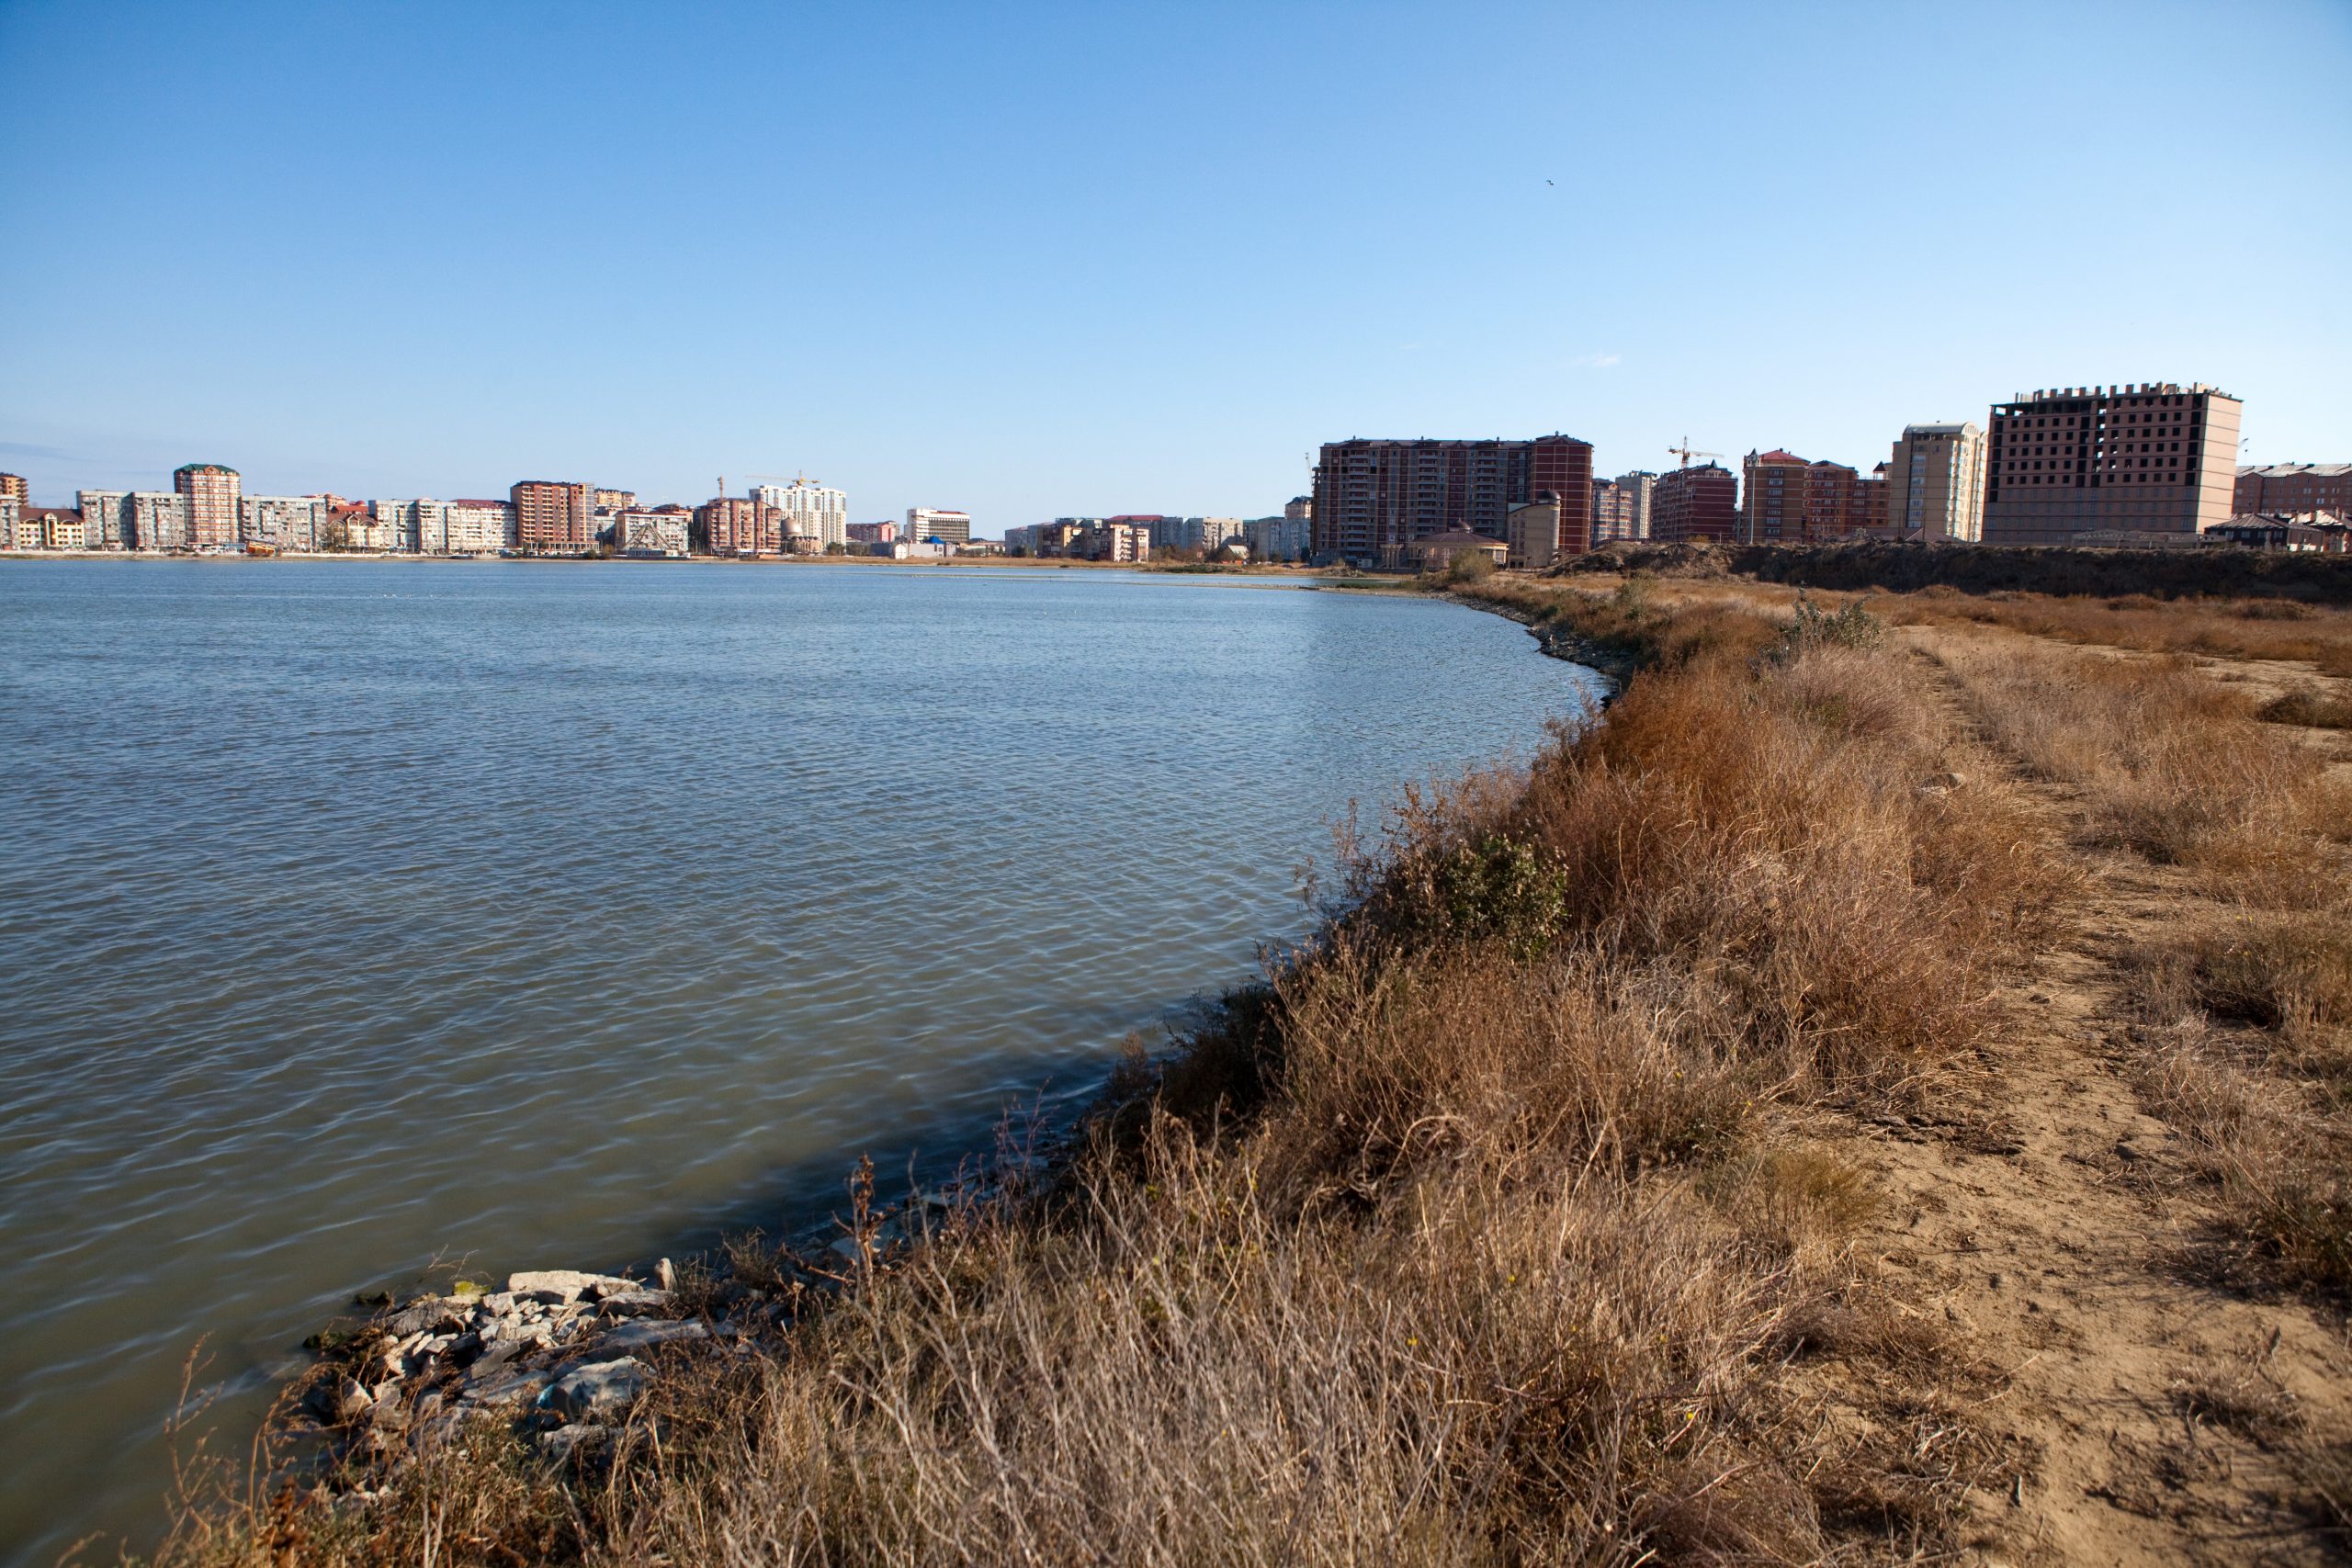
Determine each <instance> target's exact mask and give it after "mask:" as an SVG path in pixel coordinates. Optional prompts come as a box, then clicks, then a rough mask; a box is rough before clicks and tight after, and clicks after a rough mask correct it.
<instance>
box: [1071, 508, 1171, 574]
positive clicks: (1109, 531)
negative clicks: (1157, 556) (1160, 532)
mask: <svg viewBox="0 0 2352 1568" xmlns="http://www.w3.org/2000/svg"><path fill="white" fill-rule="evenodd" d="M1151 548H1152V546H1151V525H1149V524H1148V523H1140V522H1135V521H1132V520H1130V519H1127V518H1124V517H1105V518H1103V519H1101V520H1100V521H1097V522H1094V523H1091V524H1089V525H1086V526H1085V527H1083V528H1080V530H1079V531H1078V533H1077V536H1076V537H1075V538H1073V539H1072V540H1071V541H1070V542H1069V545H1068V546H1067V547H1066V552H1067V553H1068V554H1070V555H1074V556H1077V557H1080V558H1082V559H1086V560H1101V561H1117V562H1120V563H1122V564H1125V565H1133V564H1136V563H1138V562H1142V561H1148V560H1149V559H1150V558H1151Z"/></svg>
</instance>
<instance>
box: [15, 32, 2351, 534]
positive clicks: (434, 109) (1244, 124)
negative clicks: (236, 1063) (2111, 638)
mask: <svg viewBox="0 0 2352 1568" xmlns="http://www.w3.org/2000/svg"><path fill="white" fill-rule="evenodd" d="M0 68H4V69H5V72H6V79H7V80H8V81H9V82H10V84H11V96H10V98H9V102H8V107H7V110H6V113H5V114H0V211H5V212H6V217H7V220H8V228H9V243H8V244H7V245H6V247H5V248H0V468H10V469H14V470H17V471H19V472H23V473H25V474H27V475H28V476H29V478H30V479H31V480H32V489H33V495H34V499H35V500H36V501H39V502H52V503H54V502H70V499H71V491H73V490H74V488H75V487H77V486H80V485H106V486H116V487H130V486H138V487H141V488H167V487H168V485H169V483H170V479H169V472H170V470H171V468H174V467H175V466H176V465H177V464H179V463H182V462H186V461H191V460H212V461H219V462H225V463H228V464H230V465H232V467H235V468H240V469H241V470H243V474H244V476H245V484H246V488H247V489H248V490H249V491H265V492H271V493H278V492H289V491H296V492H299V491H317V490H334V491H340V492H342V493H344V494H346V495H354V496H358V497H363V498H374V497H382V496H394V495H415V494H420V493H422V494H427V495H435V496H442V497H450V496H466V495H483V494H503V492H504V490H505V487H506V486H507V485H508V484H509V483H510V482H512V481H513V480H515V479H524V478H561V479H575V478H576V479H590V480H593V481H594V482H595V483H598V484H607V485H618V486H624V487H628V488H633V489H636V490H638V491H640V492H642V493H644V494H645V495H646V496H647V497H648V498H650V499H653V500H663V501H667V500H676V501H684V502H695V501H699V500H702V499H704V498H706V497H707V496H708V495H709V494H711V493H712V491H713V489H714V486H715V485H716V483H717V480H718V476H720V475H725V476H726V477H727V480H728V484H729V488H730V490H732V491H737V492H738V493H740V491H741V486H742V484H743V483H744V479H745V476H747V475H748V474H750V473H752V472H753V471H758V472H763V473H781V474H789V473H792V472H794V471H796V470H804V469H805V470H806V471H807V472H808V473H809V474H810V475H811V476H813V477H815V478H818V479H822V480H824V481H825V482H827V483H830V484H836V485H840V486H842V488H844V489H846V490H847V491H849V494H850V509H851V514H852V516H853V517H854V518H857V519H872V518H879V517H884V516H889V515H893V514H895V513H899V512H900V511H902V510H903V509H904V508H905V507H907V506H909V505H913V504H922V505H933V506H960V507H963V508H965V509H967V510H968V511H970V512H971V513H973V514H974V519H975V523H976V525H977V528H978V531H979V532H981V533H985V534H994V533H996V532H998V531H999V530H1000V529H1001V528H1002V527H1003V526H1005V525H1009V524H1021V523H1027V522H1035V521H1037V520H1039V519H1041V518H1046V517H1051V516H1054V515H1056V514H1062V513H1106V512H1161V511H1165V512H1181V513H1211V514H1237V515H1244V516H1249V515H1261V514H1263V513H1268V512H1271V511H1273V510H1275V509H1277V508H1278V507H1279V506H1280V504H1281V503H1282V502H1283V501H1285V500H1286V499H1288V498H1289V497H1290V496H1291V495H1292V494H1294V493H1295V492H1297V491H1301V490H1303V489H1304V488H1305V487H1306V461H1307V457H1306V455H1307V454H1308V453H1309V452H1310V451H1311V449H1312V448H1313V447H1314V446H1316V445H1317V443H1318V442H1321V441H1326V440H1334V439H1339V438H1341V437H1345V436H1349V435H1358V434H1361V435H1457V436H1458V435H1494V434H1508V435H1531V434H1541V433H1544V432H1547V431H1553V430H1565V431H1567V432H1569V433H1571V434H1577V435H1580V436H1583V437H1584V438H1586V439H1588V440H1590V441H1592V442H1594V443H1596V444H1597V446H1598V447H1599V451H1598V453H1597V461H1598V463H1599V465H1600V469H1601V471H1604V472H1617V471H1621V470H1623V469H1626V468H1636V467H1642V468H1658V467H1661V466H1664V465H1666V464H1668V463H1670V462H1671V461H1672V459H1671V458H1668V457H1667V455H1666V448H1667V446H1668V444H1669V443H1673V442H1675V441H1677V440H1679V438H1680V437H1682V436H1684V435H1685V434H1688V436H1689V437H1690V439H1691V443H1692V444H1693V445H1695V446H1701V447H1704V448H1709V449H1712V450H1714V451H1717V452H1721V453H1724V454H1726V455H1727V456H1729V457H1733V458H1734V460H1735V461H1736V455H1737V454H1739V453H1741V452H1744V451H1746V450H1747V449H1749V448H1750V447H1756V446H1763V447H1770V446H1787V447H1788V448H1790V449H1791V450H1792V451H1796V452H1799V453H1801V454H1803V455H1804V456H1806V457H1831V458H1836V459H1838V460H1840V461H1844V462H1851V463H1856V464H1859V465H1860V466H1862V467H1864V468H1868V467H1869V466H1870V465H1871V463H1873V462H1876V461H1878V460H1881V459H1883V458H1884V457H1886V455H1887V446H1888V443H1889V441H1890V439H1891V438H1892V437H1893V435H1894V434H1895V432H1896V431H1897V430H1898V429H1899V428H1900V427H1901V426H1902V425H1903V424H1904V423H1905V422H1907V421H1917V420H1938V419H1955V418H1973V419H1976V420H1978V421H1979V422H1982V420H1983V419H1984V417H1985V407H1986V405H1987V404H1988V403H1990V402H1992V401H1993V400H1996V399H2002V398H2006V397H2007V396H2009V395H2010V394H2012V393H2014V392H2017V391H2020V390H2030V389H2033V388H2035V387H2041V386H2057V385H2073V384H2093V383H2098V382H2116V381H2136V380H2154V379H2175V380H2180V381H2184V382H2186V381H2199V380H2201V381H2208V382H2212V383H2216V384H2218V385H2220V386H2222V388H2224V389H2227V390H2229V391H2231V392H2233V393H2234V394H2236V395H2238V396H2240V397H2243V398H2244V399H2245V400H2246V414H2245V433H2246V434H2247V435H2248V437H2249V438H2250V445H2249V446H2248V447H2247V456H2248V457H2250V458H2252V459H2253V460H2256V461H2262V462H2278V461H2290V460H2304V461H2326V460H2335V461H2342V460H2346V459H2352V304H2347V302H2352V202H2347V200H2346V195H2347V192H2352V98H2347V96H2346V92H2345V88H2344V84H2345V83H2346V81H2347V80H2352V0H2237V3H2235V4H2222V3H2219V0H2205V3H2200V4H2188V5H2184V4H2171V3H2166V0H2131V3H2128V4H2092V3H2083V4H2069V3H2062V0H2047V3H2040V4H2031V5H2022V4H2009V5H2003V4H1991V5H1951V4H1938V5H1917V6H1913V5H1903V4H1893V3H1888V0H1876V3H1872V4H1867V5H1853V6H1839V5H1832V4H1807V5H1787V6H1760V5H1758V6H1707V5H1685V6H1673V5H1645V6H1629V5H1605V6H1602V5H1572V4H1559V3H1555V4H1544V5H1530V6H1511V5H1476V4H1452V5H1435V4H1432V5H1382V4H1376V3H1374V4H1366V3H1350V4H1331V5H1305V4H1284V3H1283V0H1251V3H1247V4H1235V5H1227V4H1220V3H1204V0H1187V3H1182V4H1177V3H1170V4H1162V5H1122V4H1104V3H1091V4H1070V5H1061V6H1055V5H1027V4H1015V3H1000V4H989V5H982V4H969V5H932V4H924V3H922V0H912V3H893V4H875V3H873V0H860V3H855V4H841V5H786V4H760V5H742V6H725V5H684V6H668V5H652V4H647V5H642V6H603V5H597V4H593V3H587V0H571V3H568V4H563V5H556V4H551V3H550V4H531V5H524V4H514V5H500V4H487V3H482V0H473V3H468V4H457V5H447V6H444V5H437V4H415V3H411V4H401V5H397V6H394V5H383V6H368V5H349V4H344V5H338V4H334V3H332V0H303V3H300V4H287V5H267V4H251V5H227V4H221V5H180V6H164V5H143V4H137V3H131V0H115V3H109V4H106V5H96V4H89V3H87V0H0Z"/></svg>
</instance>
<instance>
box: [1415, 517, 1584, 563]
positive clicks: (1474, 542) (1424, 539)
mask: <svg viewBox="0 0 2352 1568" xmlns="http://www.w3.org/2000/svg"><path fill="white" fill-rule="evenodd" d="M1538 504H1541V503H1538ZM1550 505H1551V507H1552V514H1553V519H1554V522H1553V534H1552V540H1553V546H1552V547H1553V549H1554V551H1555V553H1556V552H1557V551H1558V549H1559V526H1558V518H1559V513H1560V503H1559V502H1557V501H1554V502H1551V503H1550ZM1505 515H1506V517H1508V515H1509V514H1508V513H1506V514H1505ZM1533 521H1534V520H1533V519H1530V522H1531V523H1532V522H1533ZM1406 548H1407V550H1408V553H1409V554H1410V555H1411V557H1412V559H1413V563H1414V564H1415V565H1416V566H1419V568H1420V569H1421V570H1423V571H1442V570H1446V569H1447V568H1449V567H1451V566H1452V565H1453V558H1454V557H1456V556H1464V555H1482V556H1485V557H1486V558H1487V559H1488V560H1490V561H1492V562H1494V563H1495V564H1496V565H1497V566H1500V565H1502V564H1503V562H1504V560H1505V558H1507V557H1509V555H1510V547H1509V546H1508V545H1506V544H1504V543H1503V542H1502V541H1501V540H1500V539H1490V538H1488V537H1487V536H1486V535H1484V534H1478V533H1473V532H1472V531H1471V530H1469V529H1467V528H1449V529H1447V530H1446V531H1445V532H1444V533H1442V534H1425V535H1423V536H1421V537H1419V538H1418V539H1415V540H1414V541H1413V542H1412V543H1411V544H1410V545H1408V546H1407V547H1406Z"/></svg>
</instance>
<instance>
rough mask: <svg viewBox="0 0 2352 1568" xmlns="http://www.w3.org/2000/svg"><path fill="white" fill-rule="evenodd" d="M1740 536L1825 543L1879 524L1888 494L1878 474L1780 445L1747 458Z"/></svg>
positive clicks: (1765, 541) (1759, 541) (1754, 541)
mask: <svg viewBox="0 0 2352 1568" xmlns="http://www.w3.org/2000/svg"><path fill="white" fill-rule="evenodd" d="M1740 473H1741V479H1742V484H1741V502H1740V527H1739V536H1740V538H1741V539H1742V540H1743V541H1745V542H1746V543H1748V544H1751V545H1782V544H1786V545H1804V544H1821V543H1824V542H1826V541H1829V540H1834V539H1843V538H1848V537H1849V536H1852V535H1854V534H1856V533H1858V532H1860V531H1861V530H1864V529H1867V528H1875V527H1877V526H1878V525H1879V524H1880V521H1881V518H1882V515H1883V503H1882V502H1880V499H1879V498H1880V497H1881V496H1882V495H1883V490H1882V489H1881V487H1880V485H1879V483H1878V482H1877V481H1876V479H1875V478H1874V477H1873V478H1871V479H1865V478H1864V477H1863V476H1862V474H1861V473H1860V470H1859V469H1856V468H1849V467H1848V466H1847V465H1846V464H1844V463H1832V462H1826V461H1812V462H1808V461H1807V460H1806V459H1804V458H1803V457H1798V456H1797V455H1796V454H1795V453H1793V452H1789V451H1784V450H1782V449H1781V448H1778V447H1775V448H1774V449H1773V450H1771V451H1770V452H1750V453H1748V454H1747V457H1745V458H1743V459H1742V460H1741V464H1740Z"/></svg>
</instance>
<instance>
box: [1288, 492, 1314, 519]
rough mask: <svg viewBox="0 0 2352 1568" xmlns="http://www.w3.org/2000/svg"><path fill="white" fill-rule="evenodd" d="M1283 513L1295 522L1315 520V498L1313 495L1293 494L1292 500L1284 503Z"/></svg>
mask: <svg viewBox="0 0 2352 1568" xmlns="http://www.w3.org/2000/svg"><path fill="white" fill-rule="evenodd" d="M1283 516H1284V517H1286V518H1288V519H1289V520H1290V521H1291V522H1294V523H1311V522H1313V521H1314V520H1315V498H1314V497H1313V496H1311V495H1295V496H1292V497H1291V498H1290V500H1288V501H1287V502H1283Z"/></svg>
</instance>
